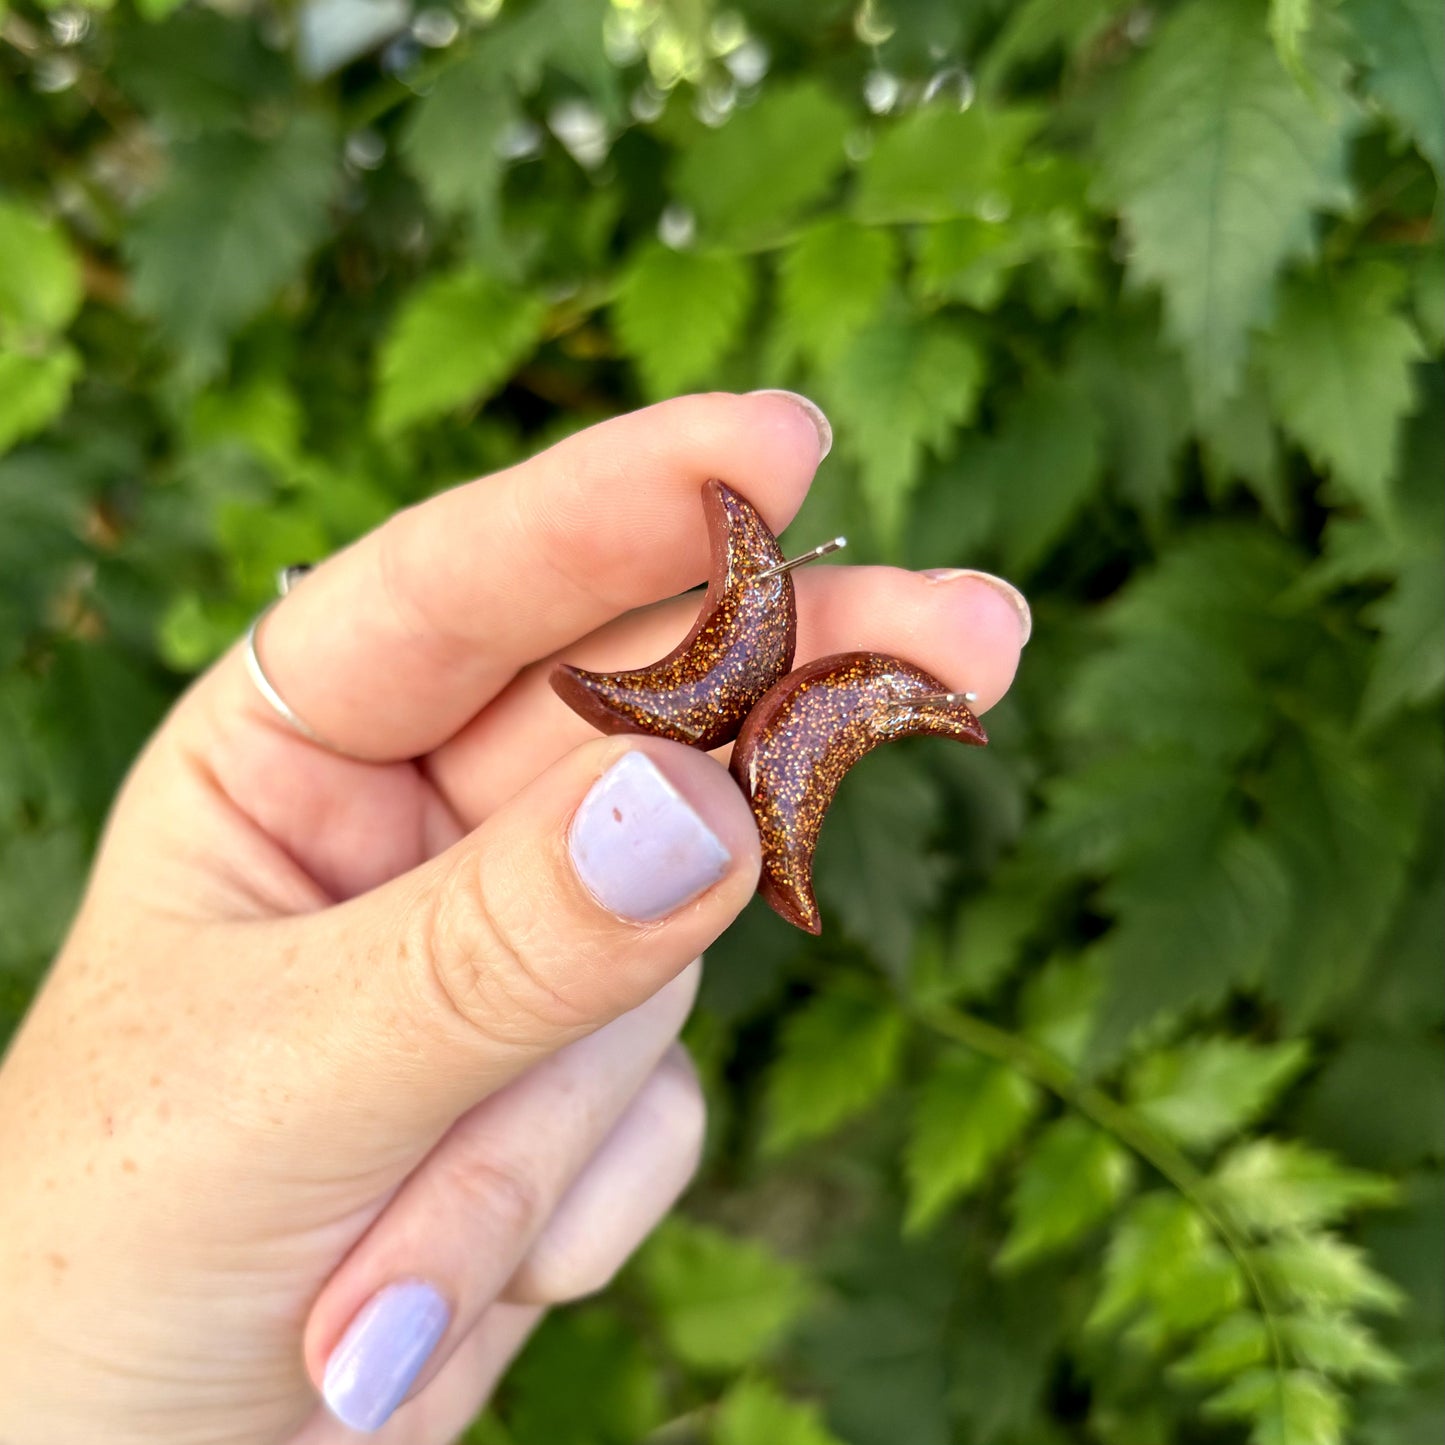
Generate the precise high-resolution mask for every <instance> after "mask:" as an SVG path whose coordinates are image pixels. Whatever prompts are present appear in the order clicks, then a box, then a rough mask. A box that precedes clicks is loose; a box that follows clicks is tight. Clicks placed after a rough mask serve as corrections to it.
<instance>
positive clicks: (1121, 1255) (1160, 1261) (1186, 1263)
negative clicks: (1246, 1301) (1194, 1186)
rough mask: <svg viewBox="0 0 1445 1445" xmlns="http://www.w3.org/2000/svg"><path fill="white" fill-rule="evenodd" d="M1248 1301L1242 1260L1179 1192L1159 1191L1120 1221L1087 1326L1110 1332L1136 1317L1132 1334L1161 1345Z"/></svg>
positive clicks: (1136, 1203)
mask: <svg viewBox="0 0 1445 1445" xmlns="http://www.w3.org/2000/svg"><path fill="white" fill-rule="evenodd" d="M1243 1298H1244V1279H1243V1276H1242V1275H1241V1273H1240V1270H1239V1267H1238V1265H1237V1264H1236V1263H1235V1261H1234V1259H1233V1258H1232V1257H1231V1256H1230V1254H1229V1252H1228V1250H1227V1249H1225V1247H1224V1246H1223V1245H1222V1244H1221V1243H1220V1241H1219V1240H1218V1239H1217V1238H1216V1237H1215V1235H1214V1232H1213V1230H1212V1228H1211V1227H1210V1225H1209V1224H1208V1223H1207V1222H1206V1221H1205V1219H1204V1218H1203V1217H1202V1216H1201V1215H1200V1213H1199V1211H1198V1210H1197V1209H1196V1208H1195V1207H1194V1206H1193V1205H1192V1204H1191V1203H1190V1202H1189V1201H1188V1200H1186V1199H1184V1198H1182V1197H1181V1196H1179V1195H1177V1194H1172V1193H1163V1192H1155V1193H1152V1194H1146V1195H1144V1196H1143V1198H1141V1199H1139V1200H1137V1201H1136V1202H1135V1203H1134V1204H1133V1205H1132V1206H1130V1208H1129V1210H1128V1211H1127V1212H1126V1213H1125V1215H1124V1216H1123V1218H1122V1219H1120V1221H1119V1223H1118V1224H1117V1225H1116V1226H1115V1228H1114V1232H1113V1234H1112V1236H1111V1237H1110V1240H1109V1246H1108V1250H1107V1252H1106V1254H1105V1256H1104V1284H1103V1289H1102V1290H1101V1291H1100V1294H1099V1298H1098V1300H1097V1301H1096V1302H1095V1304H1094V1308H1093V1310H1092V1311H1091V1312H1090V1315H1089V1319H1088V1324H1087V1327H1088V1328H1090V1329H1095V1330H1111V1329H1115V1328H1117V1327H1118V1326H1119V1325H1121V1324H1122V1323H1123V1322H1124V1321H1125V1320H1126V1319H1128V1318H1129V1317H1130V1316H1134V1315H1137V1316H1138V1318H1137V1320H1136V1322H1135V1324H1134V1326H1133V1328H1132V1329H1131V1330H1130V1336H1131V1338H1133V1339H1134V1340H1135V1341H1136V1342H1138V1343H1141V1344H1144V1345H1146V1346H1148V1347H1150V1348H1152V1349H1155V1350H1157V1349H1159V1348H1160V1347H1161V1346H1162V1345H1163V1344H1164V1343H1165V1342H1166V1341H1167V1340H1169V1339H1170V1338H1171V1337H1173V1336H1177V1335H1180V1334H1184V1333H1188V1332H1191V1331H1194V1330H1198V1329H1199V1328H1200V1327H1201V1326H1202V1325H1205V1324H1207V1323H1208V1322H1209V1321H1210V1320H1213V1319H1216V1318H1217V1317H1218V1316H1219V1315H1221V1314H1223V1313H1225V1312H1226V1311H1227V1310H1231V1309H1233V1308H1235V1306H1237V1305H1238V1304H1239V1303H1240V1301H1241V1300H1242V1299H1243Z"/></svg>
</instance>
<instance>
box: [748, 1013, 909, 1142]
mask: <svg viewBox="0 0 1445 1445" xmlns="http://www.w3.org/2000/svg"><path fill="white" fill-rule="evenodd" d="M905 1032H906V1029H905V1024H904V1019H903V1016H902V1014H900V1013H897V1012H896V1011H894V1010H892V1009H889V1008H887V1007H886V1006H883V1005H882V1004H880V1001H879V1000H878V999H877V998H873V997H869V996H868V995H866V994H862V993H857V994H854V993H846V992H842V991H838V992H833V993H824V994H819V995H818V996H817V997H816V998H814V999H812V1000H811V1001H810V1002H809V1003H808V1004H807V1005H806V1006H805V1007H804V1008H802V1009H800V1010H798V1012H797V1013H795V1014H793V1015H792V1016H791V1017H790V1018H789V1019H788V1021H787V1023H786V1024H784V1026H783V1031H782V1038H781V1041H780V1046H779V1051H778V1056H777V1059H776V1060H775V1061H774V1063H773V1067H772V1070H771V1072H770V1073H769V1076H768V1092H767V1101H766V1104H765V1116H766V1121H767V1122H766V1126H765V1129H764V1133H763V1147H764V1148H765V1149H767V1150H769V1151H772V1152H781V1151H782V1150H784V1149H788V1148H791V1147H792V1146H793V1145H795V1144H799V1143H801V1142H802V1141H803V1140H805V1139H814V1138H817V1137H818V1136H819V1135H821V1134H827V1133H829V1132H831V1131H832V1130H833V1129H836V1128H837V1127H838V1126H839V1125H840V1124H842V1123H843V1122H844V1121H845V1120H848V1119H851V1118H853V1117H854V1116H855V1115H857V1114H859V1113H861V1112H862V1111H863V1110H864V1109H866V1108H867V1107H868V1106H869V1105H870V1104H872V1103H873V1102H874V1101H875V1100H876V1099H877V1098H878V1096H879V1095H880V1094H882V1093H883V1091H884V1090H885V1089H886V1088H888V1086H889V1085H890V1084H891V1083H892V1082H893V1080H894V1079H895V1078H896V1076H897V1073H898V1064H899V1059H900V1053H901V1049H902V1045H903V1039H904V1035H905Z"/></svg>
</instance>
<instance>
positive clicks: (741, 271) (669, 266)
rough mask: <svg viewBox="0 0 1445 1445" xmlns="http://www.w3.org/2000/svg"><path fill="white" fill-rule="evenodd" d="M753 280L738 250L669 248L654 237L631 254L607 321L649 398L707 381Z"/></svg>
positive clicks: (730, 342) (733, 335)
mask: <svg viewBox="0 0 1445 1445" xmlns="http://www.w3.org/2000/svg"><path fill="white" fill-rule="evenodd" d="M754 284H755V283H754V275H753V269H752V267H751V266H750V265H749V263H748V262H747V261H746V260H744V259H742V258H741V257H738V256H723V255H707V254H704V253H702V252H697V251H673V250H670V249H669V248H668V247H666V246H664V245H662V244H661V243H660V242H655V241H654V242H649V243H648V244H646V245H644V246H643V247H642V248H641V249H640V250H639V251H638V252H637V253H636V254H635V255H634V256H633V257H632V260H631V262H630V263H629V265H628V266H627V268H626V270H625V271H624V273H623V276H622V280H621V283H620V286H619V289H618V293H617V300H616V301H615V302H614V303H613V307H612V321H613V325H614V326H615V327H616V330H617V335H618V339H619V340H620V341H621V343H622V345H623V348H624V349H625V350H626V352H627V354H628V355H629V356H630V357H631V358H632V359H633V360H634V361H635V362H636V363H637V369H638V371H639V373H640V374H641V377H642V384H643V389H644V390H645V391H646V393H647V394H648V396H649V397H653V398H660V397H665V396H671V395H673V394H675V393H677V392H680V391H685V390H686V389H687V388H688V387H690V386H694V385H697V384H698V383H703V384H706V383H707V382H708V380H709V378H710V377H711V375H712V374H713V372H714V371H715V370H716V368H717V366H718V364H719V363H720V362H721V361H722V359H723V358H724V357H725V356H726V355H727V353H728V352H729V351H730V350H731V349H732V348H733V346H734V345H735V344H736V342H737V340H738V337H739V334H740V332H741V330H742V326H743V323H744V321H745V320H746V319H747V313H748V310H749V308H750V307H751V305H752V300H753V289H754Z"/></svg>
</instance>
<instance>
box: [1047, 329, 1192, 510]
mask: <svg viewBox="0 0 1445 1445" xmlns="http://www.w3.org/2000/svg"><path fill="white" fill-rule="evenodd" d="M1068 372H1069V375H1070V376H1071V378H1073V379H1074V380H1075V381H1076V383H1077V384H1078V385H1079V386H1080V387H1082V388H1083V390H1084V391H1085V393H1086V394H1087V397H1088V401H1089V405H1090V407H1091V410H1092V411H1093V413H1094V418H1095V419H1094V420H1093V421H1092V424H1091V427H1090V432H1089V435H1090V438H1091V439H1092V437H1093V436H1094V435H1095V434H1096V433H1097V434H1099V435H1100V438H1101V443H1102V449H1103V454H1104V460H1105V463H1106V465H1107V467H1108V470H1109V471H1110V473H1112V475H1113V476H1114V478H1115V480H1116V481H1117V482H1118V486H1119V490H1120V491H1121V492H1122V493H1123V495H1124V496H1126V497H1127V498H1128V499H1129V500H1130V501H1131V502H1133V503H1134V505H1135V506H1136V507H1138V508H1139V510H1140V512H1142V513H1143V515H1144V517H1145V518H1146V520H1147V521H1148V522H1149V523H1150V524H1151V525H1157V524H1158V523H1159V521H1160V520H1161V518H1162V514H1163V509H1164V506H1165V504H1166V502H1167V501H1168V500H1169V498H1170V497H1172V496H1173V495H1174V492H1175V491H1176V490H1177V488H1178V485H1179V480H1180V465H1179V461H1180V454H1181V453H1182V451H1183V449H1184V444H1185V442H1186V441H1187V439H1188V436H1189V430H1190V425H1189V424H1190V414H1189V393H1188V388H1187V386H1186V384H1185V379H1184V372H1183V369H1182V367H1181V366H1180V364H1179V359H1178V357H1177V356H1175V354H1174V353H1173V352H1172V351H1169V350H1167V349H1166V348H1165V347H1164V346H1163V344H1162V342H1161V339H1160V337H1159V331H1158V325H1157V322H1156V320H1155V318H1154V317H1153V316H1151V315H1149V314H1147V313H1144V314H1140V313H1136V312H1125V313H1123V314H1121V315H1118V316H1115V317H1111V318H1108V319H1105V320H1102V321H1100V322H1096V323H1094V324H1093V325H1090V326H1087V327H1085V328H1084V329H1083V330H1082V331H1080V332H1079V333H1078V335H1077V336H1076V337H1075V340H1074V347H1073V353H1072V356H1071V359H1070V364H1069V367H1068Z"/></svg>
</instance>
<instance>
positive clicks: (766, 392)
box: [748, 386, 833, 462]
mask: <svg viewBox="0 0 1445 1445" xmlns="http://www.w3.org/2000/svg"><path fill="white" fill-rule="evenodd" d="M748 395H750V396H785V397H787V399H788V400H789V401H790V402H792V403H793V405H794V406H797V407H800V408H801V409H802V410H803V411H804V412H806V413H807V417H808V420H809V421H810V422H812V423H813V425H814V426H815V427H816V428H817V429H818V460H819V461H820V462H821V461H822V460H823V458H824V457H826V456H827V455H828V453H829V452H830V451H832V450H833V423H832V422H830V421H829V420H828V418H827V417H826V416H824V415H823V408H822V407H821V406H819V405H818V403H817V402H816V401H812V400H810V399H809V398H808V397H806V396H802V395H801V394H800V393H798V392H796V391H784V390H783V389H782V388H781V387H777V386H768V387H764V388H763V389H762V390H761V391H753V392H749V393H748Z"/></svg>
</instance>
